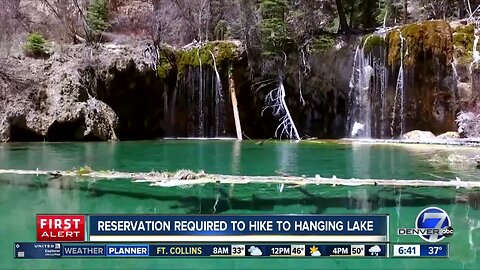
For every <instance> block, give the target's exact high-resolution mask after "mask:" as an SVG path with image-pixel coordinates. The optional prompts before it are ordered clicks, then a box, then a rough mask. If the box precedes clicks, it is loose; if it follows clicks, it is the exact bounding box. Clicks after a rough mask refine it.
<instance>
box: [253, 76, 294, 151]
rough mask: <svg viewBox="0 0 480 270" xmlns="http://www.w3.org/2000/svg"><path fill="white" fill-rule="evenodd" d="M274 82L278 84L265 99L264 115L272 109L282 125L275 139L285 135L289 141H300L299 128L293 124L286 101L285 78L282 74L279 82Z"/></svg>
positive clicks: (279, 126) (276, 132)
mask: <svg viewBox="0 0 480 270" xmlns="http://www.w3.org/2000/svg"><path fill="white" fill-rule="evenodd" d="M273 82H275V83H276V86H275V88H274V89H273V90H271V91H270V92H269V93H268V94H267V96H266V97H265V107H264V108H263V111H262V115H263V113H264V112H265V111H266V110H268V109H271V110H272V114H273V115H274V116H275V117H278V118H279V119H280V124H279V125H278V126H277V129H276V130H275V137H278V138H280V139H281V138H282V137H283V136H284V135H285V136H286V137H287V138H289V139H292V140H297V141H299V140H300V135H299V134H298V130H297V127H296V126H295V123H294V122H293V118H292V115H291V114H290V111H289V110H288V107H287V103H286V101H285V97H286V93H285V87H284V85H283V76H282V75H281V73H280V72H279V74H278V77H277V80H276V81H273Z"/></svg>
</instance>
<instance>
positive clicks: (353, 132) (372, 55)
mask: <svg viewBox="0 0 480 270" xmlns="http://www.w3.org/2000/svg"><path fill="white" fill-rule="evenodd" d="M372 37H374V38H382V39H383V40H384V39H385V36H384V34H382V35H380V34H379V33H375V34H373V35H370V36H368V37H367V38H366V39H365V41H364V42H363V44H359V45H358V46H357V48H356V50H355V56H354V59H353V68H352V74H351V77H350V84H349V86H350V92H349V105H350V110H349V113H348V116H347V122H348V127H349V134H350V136H351V137H363V138H371V137H384V135H385V134H384V133H385V132H384V130H385V126H386V125H385V122H386V118H385V115H386V113H385V111H386V106H387V102H386V88H387V72H386V70H385V60H386V59H385V55H386V52H385V50H386V48H380V50H378V49H376V48H373V47H372V46H369V51H368V52H366V50H365V48H366V45H367V44H368V41H369V39H370V38H372ZM379 54H380V55H379ZM378 103H380V104H381V107H380V110H379V111H378V109H376V108H375V106H374V105H375V104H378Z"/></svg>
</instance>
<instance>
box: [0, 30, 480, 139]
mask: <svg viewBox="0 0 480 270" xmlns="http://www.w3.org/2000/svg"><path fill="white" fill-rule="evenodd" d="M400 34H401V35H400ZM474 36H475V33H474V31H473V28H471V27H470V26H465V25H456V26H451V25H449V24H448V23H446V22H427V23H420V24H413V25H409V26H404V27H402V28H398V29H394V30H392V31H390V32H389V33H387V34H385V35H383V36H381V37H373V38H372V37H364V38H363V39H361V37H350V38H346V37H340V38H337V40H335V41H334V42H333V43H329V46H328V48H325V46H324V45H325V44H320V45H321V46H320V45H319V46H320V47H322V48H323V49H322V50H317V51H315V52H313V50H307V49H302V50H297V49H293V50H291V51H289V52H288V54H287V55H286V56H287V59H288V61H287V63H286V65H284V66H282V67H281V68H280V69H279V71H278V72H279V73H277V72H276V71H275V70H273V72H270V73H266V74H261V73H259V72H258V71H257V72H255V71H254V70H252V69H250V68H249V65H248V63H249V61H248V60H249V59H248V55H247V54H246V53H245V51H244V49H243V48H240V47H241V44H238V43H235V42H233V43H232V42H211V43H207V44H202V45H198V44H193V45H191V46H190V47H188V48H183V49H175V50H174V49H172V48H169V47H165V48H163V49H162V50H161V51H160V52H159V53H158V54H156V53H155V54H153V56H152V53H151V51H148V50H146V49H147V48H149V47H148V44H147V43H146V42H141V41H138V42H129V43H128V44H125V45H118V44H99V45H96V46H86V45H73V46H64V47H56V48H55V50H54V53H53V55H52V56H51V57H50V58H48V59H46V60H45V59H32V58H25V57H22V56H17V57H10V58H6V59H0V65H1V66H2V67H4V69H2V70H0V141H42V140H46V141H71V140H139V139H154V138H160V137H234V135H235V125H234V122H233V113H232V104H231V101H230V93H229V89H230V88H232V87H233V88H234V90H235V93H236V96H237V100H238V109H239V112H240V120H241V124H242V129H243V131H244V134H245V135H246V136H248V137H249V138H269V137H273V136H274V134H275V130H276V128H277V126H278V124H279V119H278V117H275V116H273V115H272V111H271V110H269V109H267V110H264V109H265V98H266V96H267V94H268V93H269V91H270V90H272V89H273V88H274V87H275V86H276V85H277V83H278V81H276V80H278V78H279V76H277V75H278V74H281V75H282V76H280V77H281V81H282V82H283V85H284V87H285V93H286V98H285V100H286V104H287V106H288V108H289V110H290V112H291V115H292V118H293V120H294V122H295V124H296V126H297V129H298V131H299V133H300V136H301V137H303V138H308V137H318V138H341V137H346V136H349V133H350V132H349V131H350V128H351V126H352V124H353V123H354V122H355V121H357V120H355V114H360V115H361V116H362V117H360V118H362V119H363V120H365V119H367V120H365V121H364V122H362V121H357V122H360V123H363V124H365V126H367V127H368V126H369V128H370V136H371V137H384V138H388V137H399V136H400V135H401V134H405V133H407V132H408V131H411V130H417V129H418V130H427V131H431V132H433V133H434V134H435V135H438V134H440V133H443V132H447V131H452V130H456V123H455V117H456V114H457V113H458V112H459V111H461V110H466V109H468V108H470V107H471V106H476V103H477V100H478V96H479V90H478V87H477V86H478V84H479V82H480V81H479V79H478V78H480V77H479V76H478V74H480V73H479V72H478V69H477V64H478V63H473V64H472V59H473V55H475V53H474V50H472V48H473V44H474V38H475V37H474ZM402 38H403V39H404V44H403V47H402V43H401V40H402ZM359 40H361V41H360V44H361V46H360V47H359V48H361V49H362V50H363V54H362V55H363V56H365V57H364V58H362V59H363V60H362V61H363V62H362V61H360V62H359V59H357V58H358V57H357V56H358V55H359V54H358V50H357V53H355V51H356V50H355V48H356V47H357V45H358V44H359ZM239 48H240V50H239ZM250 60H251V59H250ZM359 63H360V64H361V65H359ZM354 64H355V65H354ZM401 66H402V67H403V70H404V76H403V77H402V78H403V79H402V87H399V71H400V67H401ZM352 71H353V73H354V76H353V77H352V76H351V75H352ZM352 79H353V80H352ZM265 82H273V83H271V84H268V85H265V86H263V85H264V84H265ZM357 86H358V87H357ZM355 87H357V88H355ZM352 89H353V90H352ZM355 89H357V90H358V89H361V91H363V92H361V93H359V92H358V91H357V90H355ZM357 102H361V104H360V105H358V104H357ZM366 111H369V113H365V112H366ZM352 120H355V121H352ZM367 122H368V123H369V125H366V123H367Z"/></svg>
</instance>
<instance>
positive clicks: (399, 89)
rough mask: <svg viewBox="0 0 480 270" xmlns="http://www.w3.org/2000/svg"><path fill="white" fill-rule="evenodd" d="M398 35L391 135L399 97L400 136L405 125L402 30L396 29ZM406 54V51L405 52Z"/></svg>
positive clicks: (403, 39) (403, 44)
mask: <svg viewBox="0 0 480 270" xmlns="http://www.w3.org/2000/svg"><path fill="white" fill-rule="evenodd" d="M398 32H399V35H400V68H399V70H398V76H397V84H396V86H395V100H394V103H393V113H392V124H391V132H392V136H393V134H394V126H395V118H396V109H397V98H400V137H401V136H402V135H403V132H404V126H405V112H404V108H405V74H404V52H403V51H404V46H405V38H404V37H403V35H402V32H400V31H398ZM406 54H408V51H407V52H406Z"/></svg>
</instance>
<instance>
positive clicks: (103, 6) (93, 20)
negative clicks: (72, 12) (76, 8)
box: [87, 0, 109, 32]
mask: <svg viewBox="0 0 480 270" xmlns="http://www.w3.org/2000/svg"><path fill="white" fill-rule="evenodd" d="M87 23H88V26H89V27H90V29H91V30H92V31H94V32H103V31H105V30H107V28H108V27H109V24H108V3H107V0H92V1H91V2H90V6H89V7H88V12H87Z"/></svg>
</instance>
